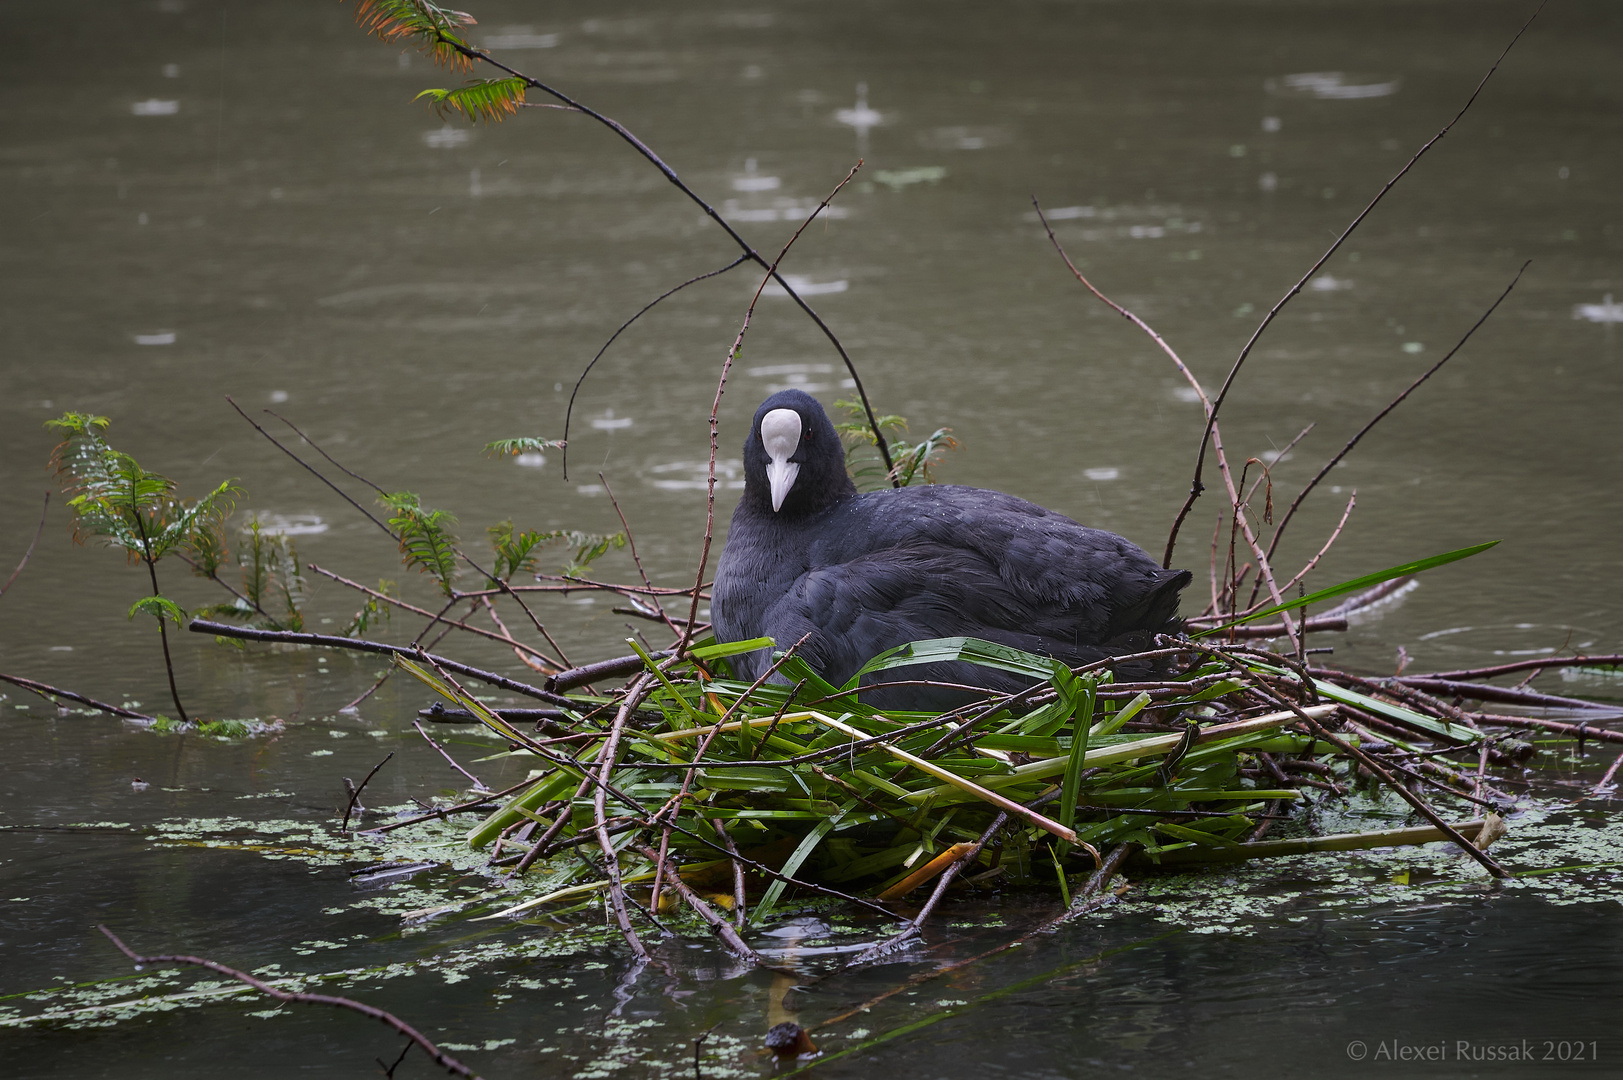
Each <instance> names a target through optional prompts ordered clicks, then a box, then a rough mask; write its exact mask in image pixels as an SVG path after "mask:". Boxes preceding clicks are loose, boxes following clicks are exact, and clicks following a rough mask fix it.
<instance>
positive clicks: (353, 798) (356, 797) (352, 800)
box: [338, 729, 483, 832]
mask: <svg viewBox="0 0 1623 1080" xmlns="http://www.w3.org/2000/svg"><path fill="white" fill-rule="evenodd" d="M419 730H421V729H419ZM392 757H394V751H393V750H390V751H389V753H388V756H387V757H385V758H384V759H383V760H382V761H380V762H378V763H377V764H376V765H374V766H372V771H371V772H369V773H367V774H366V779H365V780H362V781H361V783H360V786H359V787H352V788H351V789H350V792H349V804H348V805H347V806H345V807H344V823H343V824H342V825H340V826H338V831H339V832H343V831H345V830H347V829H348V828H349V815H350V814H352V813H353V812H354V811H355V808H356V807H357V806H359V805H360V801H361V792H363V791H365V790H366V785H368V784H370V783H371V782H372V777H374V776H376V775H377V774H378V770H379V769H381V768H383V767H384V766H385V765H387V764H389V758H392ZM344 782H345V783H346V784H347V783H349V781H348V780H347V779H346V780H345V781H344ZM480 786H481V787H482V786H483V785H480Z"/></svg>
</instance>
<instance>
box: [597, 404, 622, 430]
mask: <svg viewBox="0 0 1623 1080" xmlns="http://www.w3.org/2000/svg"><path fill="white" fill-rule="evenodd" d="M592 426H593V427H595V428H596V429H597V430H599V431H618V430H620V429H621V428H628V427H630V426H631V417H629V416H615V415H614V410H613V409H605V410H603V415H602V416H598V417H594V418H593V420H592Z"/></svg>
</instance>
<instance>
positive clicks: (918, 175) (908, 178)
mask: <svg viewBox="0 0 1623 1080" xmlns="http://www.w3.org/2000/svg"><path fill="white" fill-rule="evenodd" d="M946 177H947V170H946V169H944V168H942V167H941V166H940V165H923V166H920V167H919V168H917V169H880V170H879V172H877V173H876V174H874V179H875V180H877V181H878V182H879V183H881V184H884V185H885V186H886V187H888V188H890V190H892V191H900V190H902V189H903V188H904V187H907V186H908V185H909V184H926V183H928V184H935V183H939V182H941V181H942V180H944V179H946Z"/></svg>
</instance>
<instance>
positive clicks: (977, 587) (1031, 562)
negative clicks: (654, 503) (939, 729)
mask: <svg viewBox="0 0 1623 1080" xmlns="http://www.w3.org/2000/svg"><path fill="white" fill-rule="evenodd" d="M1189 578H1190V574H1189V571H1187V570H1163V569H1162V568H1161V567H1160V566H1159V565H1158V564H1157V563H1156V562H1155V561H1154V560H1153V559H1151V558H1150V557H1149V556H1148V555H1146V554H1145V553H1144V551H1143V550H1142V549H1140V548H1139V547H1137V546H1136V545H1134V544H1132V543H1131V542H1129V541H1127V540H1125V539H1123V538H1122V537H1120V536H1117V535H1116V534H1115V533H1109V532H1105V531H1103V530H1101V529H1090V528H1087V527H1085V526H1083V525H1079V524H1077V523H1076V522H1075V521H1072V520H1071V519H1070V518H1068V517H1065V516H1064V515H1061V514H1056V513H1054V512H1053V511H1050V510H1044V509H1043V508H1042V507H1040V506H1037V505H1035V504H1033V503H1029V502H1026V501H1025V500H1024V499H1018V498H1015V497H1014V496H1013V495H1005V494H1003V493H1002V492H997V491H988V490H986V489H984V488H971V487H959V486H956V485H946V484H938V485H937V484H932V485H926V486H923V487H904V488H894V489H892V488H887V489H885V490H882V491H874V492H869V493H866V494H858V493H857V490H856V486H855V485H854V484H852V483H851V478H850V476H849V475H848V474H847V473H846V470H845V451H844V447H843V446H842V445H841V442H840V437H839V435H838V433H837V432H835V430H834V425H833V424H831V423H830V422H829V419H828V415H827V414H826V413H825V412H824V411H823V407H822V406H821V405H819V404H818V403H817V401H816V400H815V399H814V398H812V397H811V396H810V395H808V394H805V393H803V392H801V391H799V390H784V391H781V392H780V393H777V394H774V395H772V396H771V397H769V398H767V400H766V401H765V402H764V403H763V404H762V405H761V407H760V409H758V410H757V411H756V413H755V419H754V421H753V422H752V423H751V424H750V431H749V436H748V438H746V439H745V440H744V497H743V499H742V500H741V501H740V502H739V504H738V508H737V509H736V510H735V511H733V519H732V525H731V527H730V529H729V531H728V533H727V546H726V549H725V550H724V551H723V552H722V555H721V561H720V563H719V564H718V565H717V568H716V581H715V587H714V590H713V592H712V602H711V618H712V622H713V624H714V627H715V632H716V640H717V641H721V642H728V641H744V640H747V639H749V638H753V637H761V636H769V637H771V638H772V639H773V640H774V641H775V642H776V643H777V645H778V648H780V649H785V648H788V647H789V646H790V645H792V644H793V643H795V642H796V641H799V640H800V638H801V637H802V636H803V635H806V634H808V633H809V634H810V635H811V636H810V637H809V638H808V639H807V640H806V643H805V644H804V645H802V646H801V647H800V650H799V655H801V656H803V657H804V658H805V659H806V660H807V662H808V663H810V664H811V666H812V667H813V668H814V669H816V670H817V671H818V672H819V674H821V675H822V676H823V677H824V678H825V679H827V680H828V681H829V682H831V683H833V684H834V685H836V686H839V685H842V684H843V683H845V682H846V681H847V680H848V679H850V677H851V676H852V675H853V674H855V673H856V671H857V669H858V668H860V667H861V666H862V665H863V664H865V663H866V662H867V661H868V660H870V659H872V658H873V657H874V656H875V655H876V654H878V653H880V652H883V651H884V650H886V649H889V648H892V647H894V646H897V645H904V644H907V643H908V642H911V641H919V640H923V639H927V638H939V637H958V636H966V637H977V638H984V639H986V640H988V641H995V642H998V643H1001V644H1004V645H1011V646H1014V647H1015V648H1018V649H1024V650H1026V651H1028V652H1034V653H1041V654H1043V655H1045V656H1051V657H1054V658H1056V659H1059V660H1063V661H1064V662H1066V663H1068V664H1072V665H1075V664H1079V663H1085V662H1087V661H1090V660H1096V659H1099V658H1101V657H1104V656H1108V655H1111V654H1113V653H1123V652H1131V651H1133V650H1135V649H1138V648H1142V647H1144V646H1146V645H1147V644H1148V642H1149V638H1150V635H1152V634H1155V633H1171V632H1176V631H1177V630H1178V628H1179V626H1180V622H1179V619H1178V593H1179V591H1180V590H1181V589H1183V587H1184V586H1185V585H1188V584H1189ZM732 664H733V668H734V671H735V672H737V673H738V674H739V675H740V676H741V677H743V678H748V679H755V678H758V677H760V675H761V673H762V672H764V671H766V670H767V668H768V667H770V666H771V658H770V656H769V654H768V651H767V650H765V649H762V650H758V651H756V652H752V653H746V654H742V655H739V656H735V657H733V658H732ZM917 679H926V680H932V681H940V682H950V683H959V684H967V685H970V686H979V687H986V688H987V689H991V690H1001V691H1009V690H1016V689H1020V688H1022V687H1024V686H1027V685H1030V680H1024V679H1022V678H1021V677H1019V676H1017V675H1013V674H1010V673H1006V672H1003V671H999V670H994V669H992V668H986V667H981V666H979V665H974V664H970V663H967V662H951V663H936V664H919V665H909V666H907V667H903V668H893V669H889V670H886V671H881V672H876V673H871V674H869V675H867V676H864V678H863V683H864V685H866V684H868V683H870V682H893V681H896V680H917ZM778 681H782V679H781V678H780V679H778ZM862 698H863V700H864V701H866V702H868V703H869V704H871V705H874V706H876V707H879V708H935V709H940V708H950V707H953V706H956V705H959V704H962V703H963V702H964V701H965V700H967V695H966V694H964V693H963V692H952V691H946V690H944V689H942V688H931V687H918V686H895V687H886V688H880V689H877V690H874V691H871V692H869V693H865V694H863V695H862Z"/></svg>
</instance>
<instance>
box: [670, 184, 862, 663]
mask: <svg viewBox="0 0 1623 1080" xmlns="http://www.w3.org/2000/svg"><path fill="white" fill-rule="evenodd" d="M860 168H862V162H861V161H860V160H859V161H858V162H857V163H856V164H855V165H853V166H851V171H850V172H848V173H846V174H845V179H844V180H841V181H840V182H839V183H838V184H835V185H834V190H833V191H831V192H829V193H828V195H827V196H826V197H825V198H824V199H823V201H822V202H820V203H818V204H817V209H815V210H813V211H812V212H811V214H810V215H809V216H808V217H807V218H806V220H805V221H803V222H801V223H800V228H798V229H796V230H795V234H794V235H793V236H791V237H790V238H789V242H788V243H786V244H784V245H783V250H782V251H779V252H778V257H777V258H776V259H773V260H772V265H771V266H769V267H767V268H766V276H765V277H764V278H762V279H761V283H760V284H759V285H757V286H756V287H755V295H754V296H752V297H750V305H749V307H748V308H747V309H745V311H744V324H743V325H742V326H740V327H739V328H738V336H737V337H735V338H734V339H733V345H732V348H730V349H728V350H727V358H726V359H725V360H723V361H722V362H721V378H720V379H718V380H717V381H716V400H715V401H714V402H713V403H712V404H711V406H710V474H709V478H708V480H707V481H706V484H705V512H704V545H703V547H702V549H701V550H700V553H699V574H698V578H697V580H695V581H694V583H693V602H692V603H691V604H690V605H689V606H688V622H687V625H686V626H685V627H683V628H682V639H681V641H680V642H679V643H678V645H677V651H678V652H679V653H680V652H681V651H683V650H685V649H686V648H687V647H688V643H689V642H690V641H692V640H693V628H694V625H695V624H696V623H697V622H698V621H699V590H701V589H702V588H704V572H705V568H706V567H708V566H709V565H710V541H711V538H712V537H714V536H715V532H716V449H717V440H718V438H719V436H720V431H721V429H720V421H719V420H718V419H717V414H718V413H720V412H721V395H722V394H724V393H726V392H727V373H728V372H729V371H730V370H732V366H733V361H734V360H736V359H738V351H739V350H740V349H742V348H743V347H744V335H745V334H747V333H749V328H750V319H751V318H753V317H754V315H755V305H756V304H757V303H759V302H760V300H761V291H762V290H763V289H765V288H766V284H767V282H769V281H771V280H773V279H774V278H777V279H778V281H779V282H780V283H781V282H782V280H783V279H782V278H779V277H778V264H779V263H781V262H783V257H784V256H785V255H787V254H789V249H790V248H792V247H794V245H795V241H796V240H799V239H800V234H801V233H803V232H805V231H806V226H808V225H810V224H811V223H812V222H813V221H815V220H817V215H819V214H821V213H822V212H823V211H824V210H826V209H827V208H828V204H829V203H830V202H832V201H833V200H834V196H836V195H838V194H839V193H840V189H841V188H843V187H844V186H845V185H846V184H849V183H850V182H851V178H852V177H853V176H855V175H856V174H857V170H858V169H860ZM784 287H785V288H788V286H787V285H785V286H784ZM867 401H868V399H867V398H863V405H864V406H866V405H867ZM869 415H870V416H871V415H872V413H870V414H869ZM874 434H875V436H876V437H877V438H878V439H879V442H880V446H881V449H883V446H884V441H885V440H884V436H883V435H880V434H879V425H878V424H877V423H876V424H875V425H874ZM885 467H886V468H892V467H893V466H891V463H890V455H888V454H886V455H885Z"/></svg>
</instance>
